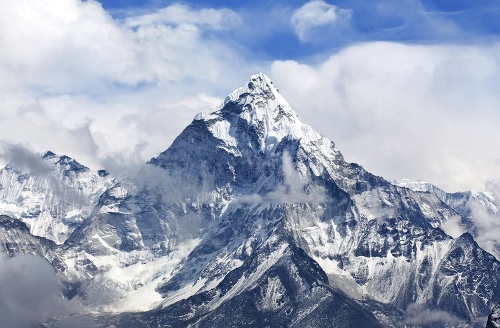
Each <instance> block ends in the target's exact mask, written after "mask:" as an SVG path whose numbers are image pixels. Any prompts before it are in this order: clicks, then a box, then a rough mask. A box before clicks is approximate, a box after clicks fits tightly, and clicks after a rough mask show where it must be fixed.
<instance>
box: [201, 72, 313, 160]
mask: <svg viewBox="0 0 500 328" xmlns="http://www.w3.org/2000/svg"><path fill="white" fill-rule="evenodd" d="M195 121H205V122H206V123H207V126H208V128H209V130H210V131H211V133H212V134H213V135H214V136H215V137H216V138H217V139H220V140H223V141H224V142H225V144H226V145H227V146H229V147H234V148H240V147H241V146H246V145H248V146H250V147H251V148H254V146H257V145H258V151H261V152H266V151H270V150H272V149H274V147H275V146H276V145H277V144H278V143H279V142H280V141H281V140H283V139H284V138H290V139H293V140H303V141H306V142H307V141H316V140H319V139H322V138H323V137H322V136H321V135H320V134H318V133H317V132H315V131H314V130H313V129H312V128H311V127H309V126H308V125H306V124H303V123H302V122H300V120H299V118H298V116H297V114H296V113H295V112H294V111H293V110H292V108H291V106H290V104H289V103H288V102H287V101H286V100H285V99H284V98H283V96H282V95H281V94H280V93H279V91H278V89H277V88H276V87H275V86H274V84H273V82H272V81H271V80H270V79H269V78H268V77H267V76H266V75H265V74H263V73H258V74H255V75H252V76H251V77H250V80H249V81H248V83H246V84H245V85H244V86H242V87H240V88H238V89H236V90H234V91H233V92H232V93H231V94H229V96H227V97H226V99H225V100H224V102H222V103H221V104H220V105H219V106H217V107H216V108H215V109H214V110H212V111H208V112H204V113H200V114H198V115H196V117H195ZM242 136H243V137H242ZM248 136H250V138H248ZM255 139H257V140H255ZM255 141H257V145H253V144H252V143H253V142H255ZM242 143H243V144H242Z"/></svg>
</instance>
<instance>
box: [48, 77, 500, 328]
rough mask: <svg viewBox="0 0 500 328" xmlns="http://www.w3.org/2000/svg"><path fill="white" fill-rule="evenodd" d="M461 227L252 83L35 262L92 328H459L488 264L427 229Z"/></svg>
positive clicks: (486, 277)
mask: <svg viewBox="0 0 500 328" xmlns="http://www.w3.org/2000/svg"><path fill="white" fill-rule="evenodd" d="M466 219H467V218H465V217H464V215H461V214H460V213H459V212H458V211H457V210H456V209H454V208H452V207H450V206H449V205H447V204H445V203H444V202H443V201H442V200H441V199H440V198H439V197H438V196H436V195H435V194H433V193H429V192H421V191H413V190H410V189H408V188H405V187H400V186H396V185H394V184H392V183H390V182H388V181H386V180H384V179H383V178H381V177H377V176H374V175H372V174H370V173H369V172H367V171H366V170H364V169H363V168H362V167H361V166H359V165H357V164H353V163H347V162H345V161H344V159H343V157H342V155H341V153H340V152H339V150H338V149H337V148H336V147H335V145H334V143H333V142H331V141H330V140H328V139H327V138H325V137H323V136H321V135H320V134H318V133H316V132H315V131H314V130H312V128H311V127H309V126H307V125H306V124H303V123H301V122H300V120H299V119H298V117H297V115H296V114H295V113H294V112H293V110H292V109H291V107H290V105H289V104H288V103H287V102H286V101H285V100H284V99H283V97H282V96H281V95H280V94H279V92H278V90H277V89H276V88H275V86H274V85H273V84H272V82H271V81H270V80H269V78H268V77H267V76H265V75H264V74H257V75H254V76H252V77H251V78H250V81H249V82H248V83H247V84H245V86H243V87H241V88H239V89H237V90H236V91H234V92H233V93H231V94H230V96H228V97H227V98H226V100H225V101H224V102H223V104H221V105H220V106H219V107H217V108H216V109H214V110H212V111H209V112H206V113H202V114H199V115H197V116H196V117H195V119H194V120H193V122H192V123H191V124H190V125H189V126H188V127H186V129H185V130H184V131H183V132H182V133H181V134H180V135H179V136H178V137H177V138H176V140H175V141H174V143H173V144H172V146H171V147H169V148H168V149H167V150H165V151H164V152H162V153H161V154H159V155H158V156H157V157H155V158H153V159H151V160H150V161H149V162H148V163H147V164H146V165H145V166H144V168H143V169H142V170H141V171H140V172H139V173H138V174H137V175H136V176H135V177H134V178H133V179H131V180H129V181H120V182H119V183H115V184H113V185H111V186H109V187H108V188H107V189H106V190H105V191H104V192H103V193H102V194H101V195H100V196H99V197H98V199H97V201H96V205H95V206H94V207H93V210H92V211H91V212H89V215H88V216H87V217H86V218H85V219H84V220H83V221H81V222H79V223H78V224H77V226H76V228H75V229H74V231H73V233H72V234H71V236H70V237H69V238H68V239H67V240H66V242H65V243H64V245H61V246H58V247H56V248H55V249H54V250H52V251H50V250H49V251H48V252H49V253H50V254H48V255H46V257H47V258H48V259H49V261H51V263H53V264H54V266H55V267H56V269H57V270H58V272H59V275H60V276H61V277H63V278H64V279H65V283H66V284H67V285H68V286H70V287H71V288H70V293H68V297H73V298H74V299H77V300H79V301H80V302H81V303H82V304H83V305H84V306H85V307H86V308H88V310H89V311H91V310H93V311H96V310H99V311H111V312H114V313H115V314H113V315H102V316H100V317H96V318H95V320H97V321H98V322H99V323H100V324H101V325H104V326H111V325H115V326H120V327H127V326H130V327H156V326H200V327H211V326H218V327H233V326H235V325H246V326H252V327H263V326H287V327H305V326H311V327H317V326H321V327H380V326H403V325H405V324H407V325H409V326H421V324H420V323H419V321H418V316H416V315H415V313H416V311H415V309H419V311H420V310H421V311H427V312H429V313H433V314H436V313H437V314H445V315H442V316H437V315H430V316H428V318H426V319H428V320H427V323H426V324H429V325H438V326H439V325H441V326H446V325H448V326H450V325H458V324H461V325H465V326H467V325H473V324H474V322H475V321H477V320H478V318H482V317H485V316H486V315H488V314H489V312H490V309H491V307H492V306H493V304H495V303H497V302H499V301H500V263H499V262H498V261H497V260H496V259H495V258H494V257H493V256H492V255H490V254H489V253H487V252H485V251H484V250H483V249H481V248H480V247H479V246H478V245H477V244H476V242H475V240H474V238H473V236H472V235H471V234H467V233H465V234H462V235H460V236H457V238H453V237H451V236H449V235H448V234H446V233H445V232H444V231H443V230H442V229H441V228H440V226H441V225H442V224H443V222H449V221H450V220H466ZM103 294H104V296H103ZM131 311H133V312H134V313H129V312H131ZM117 312H118V313H119V314H116V313H117ZM443 318H444V319H443ZM429 319H430V320H431V321H430V322H429ZM445 321H446V322H445Z"/></svg>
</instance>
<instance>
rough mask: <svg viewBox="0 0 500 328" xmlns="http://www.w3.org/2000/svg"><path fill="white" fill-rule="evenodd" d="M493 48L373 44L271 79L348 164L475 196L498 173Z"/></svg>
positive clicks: (276, 71) (281, 64) (275, 67)
mask: <svg viewBox="0 0 500 328" xmlns="http://www.w3.org/2000/svg"><path fill="white" fill-rule="evenodd" d="M498 49H499V45H498V44H492V45H484V46H480V45H477V46H452V45H444V46H431V45H404V44H400V43H388V42H371V43H364V44H358V45H354V46H351V47H348V48H346V49H344V50H342V51H340V52H339V53H336V54H334V55H332V56H330V57H329V58H327V59H325V60H320V61H319V62H318V63H316V64H305V63H301V62H298V61H275V62H274V63H273V64H272V66H271V73H270V76H271V77H272V78H273V80H274V82H275V84H276V85H277V86H279V88H280V91H281V93H282V94H283V96H284V97H285V98H286V99H287V100H288V101H289V102H290V103H291V105H292V107H293V108H294V109H295V110H296V111H297V113H298V114H299V116H300V117H301V119H302V120H303V121H304V122H305V123H308V124H309V125H311V126H313V127H314V128H315V129H317V130H318V131H319V132H321V133H323V134H324V135H326V136H327V137H329V138H330V139H332V140H334V141H335V142H336V144H337V146H338V147H339V149H340V150H341V151H342V152H343V154H344V156H345V158H346V159H347V160H348V161H353V162H357V163H359V164H361V165H363V166H364V167H365V168H367V169H368V170H369V171H371V172H373V173H375V174H377V175H381V176H383V177H385V178H388V179H392V180H396V179H401V178H404V177H409V178H412V179H421V180H426V181H429V182H432V183H433V184H435V185H437V186H439V187H440V188H442V189H444V190H447V191H458V190H469V189H476V190H481V189H482V188H483V186H484V183H485V182H486V181H488V180H490V179H491V178H492V177H494V176H496V175H497V171H498V164H496V163H495V159H496V158H499V157H500V144H499V139H498V137H497V126H498V122H500V112H499V111H498V106H497V104H498V103H499V102H500V95H499V93H498V92H496V91H495V90H494V87H493V86H494V85H498V83H500V80H499V76H500V56H499V51H498Z"/></svg>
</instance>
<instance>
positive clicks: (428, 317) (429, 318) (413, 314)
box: [404, 304, 463, 326]
mask: <svg viewBox="0 0 500 328" xmlns="http://www.w3.org/2000/svg"><path fill="white" fill-rule="evenodd" d="M404 323H405V324H407V325H416V326H426V325H436V324H440V325H446V326H448V325H451V326H457V325H459V324H463V322H462V321H461V320H460V319H458V318H457V317H455V316H453V315H451V314H450V313H448V312H445V311H431V310H425V309H424V307H422V306H419V305H418V304H412V305H410V306H409V307H408V309H407V310H406V319H405V320H404Z"/></svg>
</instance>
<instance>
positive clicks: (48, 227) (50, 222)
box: [0, 151, 112, 244]
mask: <svg viewBox="0 0 500 328" xmlns="http://www.w3.org/2000/svg"><path fill="white" fill-rule="evenodd" d="M111 183H112V178H111V177H110V176H109V174H108V173H107V172H106V171H104V170H101V171H92V170H90V169H89V168H87V167H85V166H83V165H81V164H80V163H78V162H77V161H76V160H74V159H72V158H70V157H68V156H64V155H63V156H58V155H56V154H54V153H53V152H51V151H48V152H46V153H45V154H43V155H42V157H41V158H36V159H35V160H34V161H33V162H32V163H28V162H27V161H25V162H24V163H20V164H18V163H10V164H8V165H7V166H6V167H5V168H3V169H1V170H0V211H1V212H2V213H4V214H6V215H9V216H12V217H14V218H16V219H19V220H21V221H22V222H24V223H25V224H26V225H27V226H28V227H29V230H30V232H31V234H33V235H35V236H40V237H44V238H47V239H49V240H52V241H54V242H56V243H58V244H62V243H64V241H65V240H66V239H67V238H68V237H69V235H70V234H71V233H72V232H73V230H74V229H75V228H76V227H77V226H78V225H79V224H80V223H81V222H82V221H83V219H84V218H86V217H88V216H89V215H90V212H91V210H92V208H93V206H94V204H95V202H96V200H97V198H98V197H99V196H100V195H101V194H102V193H103V192H104V191H105V190H106V189H107V188H108V187H109V186H110V185H111Z"/></svg>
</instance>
